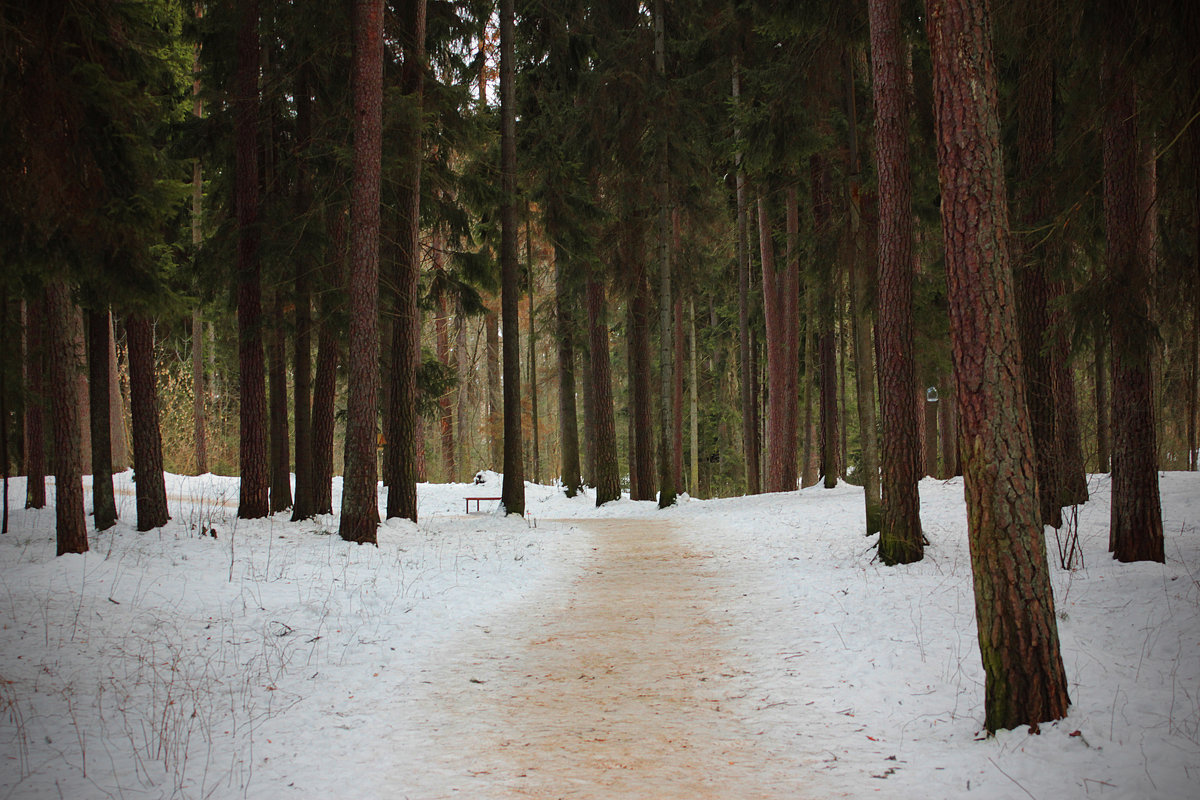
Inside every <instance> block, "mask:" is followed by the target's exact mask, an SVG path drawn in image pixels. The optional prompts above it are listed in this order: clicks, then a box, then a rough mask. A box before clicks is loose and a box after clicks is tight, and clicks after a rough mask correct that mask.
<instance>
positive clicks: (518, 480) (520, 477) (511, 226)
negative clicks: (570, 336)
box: [500, 0, 525, 515]
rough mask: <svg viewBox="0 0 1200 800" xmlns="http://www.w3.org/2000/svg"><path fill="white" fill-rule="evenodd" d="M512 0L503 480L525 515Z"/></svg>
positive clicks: (507, 44) (503, 254)
mask: <svg viewBox="0 0 1200 800" xmlns="http://www.w3.org/2000/svg"><path fill="white" fill-rule="evenodd" d="M515 36H516V23H515V12H514V10H513V0H500V185H501V194H502V195H503V200H502V201H501V206H500V294H501V299H500V306H501V308H500V312H501V313H500V316H501V326H502V327H503V342H502V347H503V359H504V485H503V488H502V489H501V495H502V496H503V500H501V504H502V505H503V506H504V513H506V514H520V515H524V514H525V476H524V472H523V469H522V466H523V465H522V464H521V460H522V458H523V454H524V450H525V447H524V438H523V436H522V431H521V316H520V310H519V309H518V307H517V300H518V298H519V297H520V295H521V275H520V272H521V265H520V263H519V262H518V260H517V197H516V195H517V117H516V114H517V87H516V73H515V66H516V65H515V64H514V63H513V61H514V53H513V48H514V46H515V43H514V41H513V39H514V37H515Z"/></svg>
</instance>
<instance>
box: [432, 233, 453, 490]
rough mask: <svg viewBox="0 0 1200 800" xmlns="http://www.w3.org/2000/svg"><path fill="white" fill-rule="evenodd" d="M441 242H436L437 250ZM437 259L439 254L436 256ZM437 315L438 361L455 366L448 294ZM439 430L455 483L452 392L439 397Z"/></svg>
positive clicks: (442, 296) (446, 466) (450, 477)
mask: <svg viewBox="0 0 1200 800" xmlns="http://www.w3.org/2000/svg"><path fill="white" fill-rule="evenodd" d="M438 246H439V243H437V242H435V243H434V250H435V252H436V250H437V248H438ZM434 258H435V260H437V258H438V257H437V256H435V257H434ZM437 303H438V308H437V315H436V316H435V317H434V318H433V332H434V340H435V344H436V346H437V357H438V361H440V362H442V364H443V365H445V366H447V367H453V366H454V365H453V364H452V363H451V359H450V320H449V314H448V313H447V311H446V295H445V293H442V294H440V295H438V300H437ZM438 415H439V418H438V431H439V433H440V434H441V437H440V438H441V445H442V466H443V467H444V469H445V475H444V478H445V480H446V482H447V483H453V482H454V480H455V475H456V473H457V472H458V466H457V464H456V463H455V455H456V454H455V451H454V404H453V402H451V398H450V393H449V392H445V393H443V394H442V396H441V397H439V398H438Z"/></svg>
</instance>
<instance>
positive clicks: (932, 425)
mask: <svg viewBox="0 0 1200 800" xmlns="http://www.w3.org/2000/svg"><path fill="white" fill-rule="evenodd" d="M940 405H941V402H940V401H938V400H933V401H931V400H929V399H928V398H926V400H925V474H926V475H928V476H929V477H931V478H933V477H936V476H937V474H938V406H940Z"/></svg>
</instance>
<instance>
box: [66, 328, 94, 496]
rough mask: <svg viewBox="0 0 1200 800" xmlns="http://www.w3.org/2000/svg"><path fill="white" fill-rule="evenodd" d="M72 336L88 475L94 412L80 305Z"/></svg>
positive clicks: (83, 460)
mask: <svg viewBox="0 0 1200 800" xmlns="http://www.w3.org/2000/svg"><path fill="white" fill-rule="evenodd" d="M71 336H72V338H73V339H74V347H75V352H76V353H78V354H79V359H80V364H79V366H80V369H78V370H76V371H75V372H74V373H72V378H71V380H72V381H74V382H75V392H76V397H77V398H78V401H77V402H78V405H79V432H80V436H79V457H80V462H79V464H80V469H82V470H83V474H84V475H86V474H88V471H89V470H91V468H92V425H91V422H90V420H91V416H92V410H91V403H90V402H89V399H88V398H89V396H90V395H91V391H90V390H89V389H88V371H87V367H86V359H87V357H86V353H87V323H86V321H85V319H84V311H83V309H82V308H80V307H79V306H78V305H74V306H72V308H71Z"/></svg>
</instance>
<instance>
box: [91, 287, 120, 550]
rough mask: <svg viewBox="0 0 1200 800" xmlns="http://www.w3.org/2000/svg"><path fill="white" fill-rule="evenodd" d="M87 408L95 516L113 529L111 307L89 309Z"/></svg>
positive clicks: (98, 526) (99, 524) (101, 526)
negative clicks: (109, 357) (110, 410)
mask: <svg viewBox="0 0 1200 800" xmlns="http://www.w3.org/2000/svg"><path fill="white" fill-rule="evenodd" d="M87 330H88V391H89V397H88V407H89V410H90V412H91V413H90V415H89V417H90V420H91V426H92V515H93V518H94V520H95V524H96V530H98V531H103V530H107V529H109V528H111V527H112V526H113V525H114V524H116V521H117V503H116V497H115V496H114V494H113V481H112V473H113V468H112V434H111V432H110V430H109V425H110V423H111V421H112V418H111V415H110V414H109V407H108V404H109V401H110V400H111V398H112V393H111V392H110V391H109V386H108V379H109V370H108V348H109V341H108V310H107V309H103V310H99V311H97V310H95V309H91V310H89V311H88V312H87Z"/></svg>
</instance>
